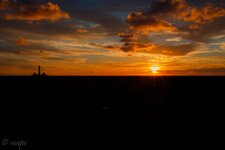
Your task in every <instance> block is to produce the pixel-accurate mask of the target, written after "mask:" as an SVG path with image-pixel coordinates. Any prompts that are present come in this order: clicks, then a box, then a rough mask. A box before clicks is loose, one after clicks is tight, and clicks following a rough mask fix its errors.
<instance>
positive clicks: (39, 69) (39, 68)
mask: <svg viewBox="0 0 225 150" xmlns="http://www.w3.org/2000/svg"><path fill="white" fill-rule="evenodd" d="M33 76H39V77H40V76H47V75H46V74H45V73H44V72H43V73H42V74H41V66H40V65H39V66H38V74H37V73H36V72H35V73H34V74H33Z"/></svg>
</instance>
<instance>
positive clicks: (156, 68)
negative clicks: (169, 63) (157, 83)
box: [150, 66, 160, 74]
mask: <svg viewBox="0 0 225 150" xmlns="http://www.w3.org/2000/svg"><path fill="white" fill-rule="evenodd" d="M150 69H151V72H152V73H153V74H157V73H158V71H159V69H160V68H159V67H157V66H152V67H151V68H150Z"/></svg>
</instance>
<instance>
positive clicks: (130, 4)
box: [0, 0, 225, 75]
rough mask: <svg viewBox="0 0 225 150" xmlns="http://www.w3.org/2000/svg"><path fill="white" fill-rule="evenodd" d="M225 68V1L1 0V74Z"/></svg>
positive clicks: (215, 71) (222, 71) (223, 71)
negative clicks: (38, 67)
mask: <svg viewBox="0 0 225 150" xmlns="http://www.w3.org/2000/svg"><path fill="white" fill-rule="evenodd" d="M38 65H41V66H42V67H43V70H44V71H45V72H46V73H47V74H48V75H155V74H157V75H225V1H224V0H0V75H31V74H33V72H36V71H37V66H38Z"/></svg>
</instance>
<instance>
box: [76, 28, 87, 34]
mask: <svg viewBox="0 0 225 150" xmlns="http://www.w3.org/2000/svg"><path fill="white" fill-rule="evenodd" d="M76 32H77V33H88V30H87V29H83V28H81V29H77V30H76Z"/></svg>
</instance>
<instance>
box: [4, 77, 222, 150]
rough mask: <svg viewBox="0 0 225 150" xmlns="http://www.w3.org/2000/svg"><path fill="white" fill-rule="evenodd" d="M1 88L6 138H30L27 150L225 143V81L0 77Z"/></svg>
mask: <svg viewBox="0 0 225 150" xmlns="http://www.w3.org/2000/svg"><path fill="white" fill-rule="evenodd" d="M0 86H1V95H0V99H1V105H0V107H1V108H0V109H1V126H2V127H1V129H0V131H1V132H0V133H1V134H0V137H1V140H2V139H4V138H8V139H9V140H21V139H23V140H27V141H28V145H27V146H26V147H22V148H21V149H33V148H40V149H45V148H49V149H54V148H62V149H74V148H77V147H86V146H91V147H92V148H93V149H94V147H99V148H100V147H103V148H105V149H108V148H109V147H116V148H121V147H120V146H119V145H120V144H122V145H124V146H133V145H139V146H141V145H143V144H144V145H147V146H148V147H150V148H151V147H154V146H157V147H161V146H163V145H164V146H178V145H180V144H181V147H180V148H181V149H182V148H183V147H191V148H197V146H196V145H195V144H197V145H198V146H200V147H201V146H207V145H214V146H216V145H218V144H219V143H221V142H223V138H222V137H223V136H224V132H223V130H224V127H225V126H224V123H223V122H224V105H223V101H224V100H225V77H42V78H38V77H0ZM221 136H222V137H221ZM3 147H4V146H3ZM71 147H72V148H71ZM4 148H8V149H13V148H14V149H16V148H15V147H7V146H5V147H4Z"/></svg>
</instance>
